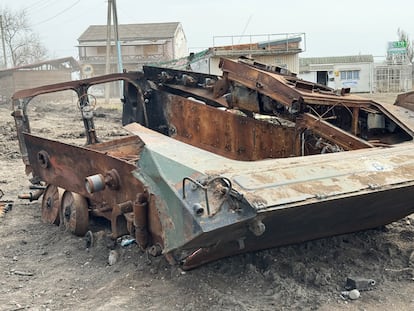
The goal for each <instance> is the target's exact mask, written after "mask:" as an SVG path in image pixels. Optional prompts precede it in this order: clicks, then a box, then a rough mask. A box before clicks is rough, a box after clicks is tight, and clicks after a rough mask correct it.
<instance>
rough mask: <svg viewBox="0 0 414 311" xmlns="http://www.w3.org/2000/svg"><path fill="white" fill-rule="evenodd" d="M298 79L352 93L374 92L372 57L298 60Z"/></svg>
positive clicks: (358, 56)
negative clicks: (349, 90)
mask: <svg viewBox="0 0 414 311" xmlns="http://www.w3.org/2000/svg"><path fill="white" fill-rule="evenodd" d="M299 64H300V69H299V75H298V76H299V77H300V78H302V79H304V80H307V81H311V82H316V83H319V84H323V85H326V86H328V87H331V88H333V89H341V88H350V89H351V92H353V93H365V92H372V91H373V90H374V78H373V71H374V58H373V56H372V55H354V56H333V57H308V58H300V59H299Z"/></svg>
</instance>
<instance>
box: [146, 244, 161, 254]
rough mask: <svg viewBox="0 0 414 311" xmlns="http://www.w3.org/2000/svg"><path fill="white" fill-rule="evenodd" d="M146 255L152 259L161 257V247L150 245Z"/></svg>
mask: <svg viewBox="0 0 414 311" xmlns="http://www.w3.org/2000/svg"><path fill="white" fill-rule="evenodd" d="M148 254H150V255H151V256H152V257H157V256H159V255H161V254H162V248H161V245H159V244H155V245H152V246H151V247H150V248H149V249H148Z"/></svg>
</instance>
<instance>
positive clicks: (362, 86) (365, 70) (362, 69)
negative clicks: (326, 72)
mask: <svg viewBox="0 0 414 311" xmlns="http://www.w3.org/2000/svg"><path fill="white" fill-rule="evenodd" d="M348 70H359V79H358V80H354V79H351V80H341V74H340V72H341V71H348ZM372 70H373V64H371V63H360V64H342V65H335V66H334V73H335V86H336V88H337V89H340V88H343V87H345V88H346V87H350V88H351V92H352V93H368V92H371V90H372Z"/></svg>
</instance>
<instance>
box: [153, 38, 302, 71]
mask: <svg viewBox="0 0 414 311" xmlns="http://www.w3.org/2000/svg"><path fill="white" fill-rule="evenodd" d="M256 40H257V41H256ZM245 41H248V43H245ZM236 42H237V43H236ZM304 46H306V43H305V34H304V33H283V34H268V35H244V36H220V37H214V38H213V47H211V48H208V49H205V50H202V51H200V52H197V53H190V55H189V56H187V57H185V58H181V59H176V60H173V61H170V62H164V63H160V64H159V65H163V66H168V67H172V68H175V69H184V70H192V71H195V72H202V73H207V74H215V75H221V74H222V72H221V70H220V68H219V63H220V58H222V57H224V58H231V59H237V58H239V57H241V56H245V57H249V58H253V59H254V60H255V61H258V62H260V63H265V64H269V65H276V66H279V67H283V68H286V69H288V70H290V71H292V72H294V73H297V72H299V53H301V52H303V51H304Z"/></svg>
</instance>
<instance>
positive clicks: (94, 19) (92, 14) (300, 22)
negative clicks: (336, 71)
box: [0, 0, 414, 57]
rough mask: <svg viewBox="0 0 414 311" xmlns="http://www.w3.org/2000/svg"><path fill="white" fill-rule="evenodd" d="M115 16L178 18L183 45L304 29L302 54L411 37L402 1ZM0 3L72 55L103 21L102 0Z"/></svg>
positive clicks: (175, 4)
mask: <svg viewBox="0 0 414 311" xmlns="http://www.w3.org/2000/svg"><path fill="white" fill-rule="evenodd" d="M117 6H118V19H119V23H120V24H122V23H144V22H172V21H178V22H181V23H182V24H183V28H184V32H185V34H186V37H187V42H188V47H189V48H195V47H197V48H199V47H209V46H212V45H213V36H221V35H240V34H242V33H243V31H244V30H245V31H244V33H245V34H246V35H255V34H274V33H285V32H294V33H296V32H304V33H306V52H305V53H302V54H301V56H302V57H310V56H339V55H355V54H372V55H374V56H384V55H385V53H386V46H387V42H388V41H393V40H396V39H397V34H396V33H397V29H398V28H399V27H400V28H402V29H403V30H405V31H406V32H407V33H408V34H409V35H410V38H412V39H414V23H413V22H412V16H413V12H414V2H413V1H409V0H394V1H385V0H376V1H363V0H348V1H334V0H331V1H326V0H313V1H306V0H296V1H289V0H286V1H280V0H273V1H272V0H256V1H243V0H238V1H234V0H220V1H219V0H209V1H195V0H192V1H190V0H176V1H171V0H152V1H151V0H147V1H140V0H117ZM0 7H2V8H4V7H9V8H11V9H14V10H17V9H27V12H28V16H29V20H30V22H31V25H32V27H33V29H34V30H35V31H36V32H37V33H38V34H39V35H40V38H41V40H42V42H43V43H44V44H45V45H46V47H47V49H48V50H49V52H50V54H51V56H52V57H64V56H75V57H77V50H76V48H75V46H76V45H77V38H78V37H79V36H80V35H81V34H82V32H83V31H84V30H86V28H87V27H88V25H91V24H94V25H99V24H106V14H107V11H106V10H107V2H106V1H105V0H66V1H62V0H60V1H58V0H31V1H28V0H1V2H0Z"/></svg>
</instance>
